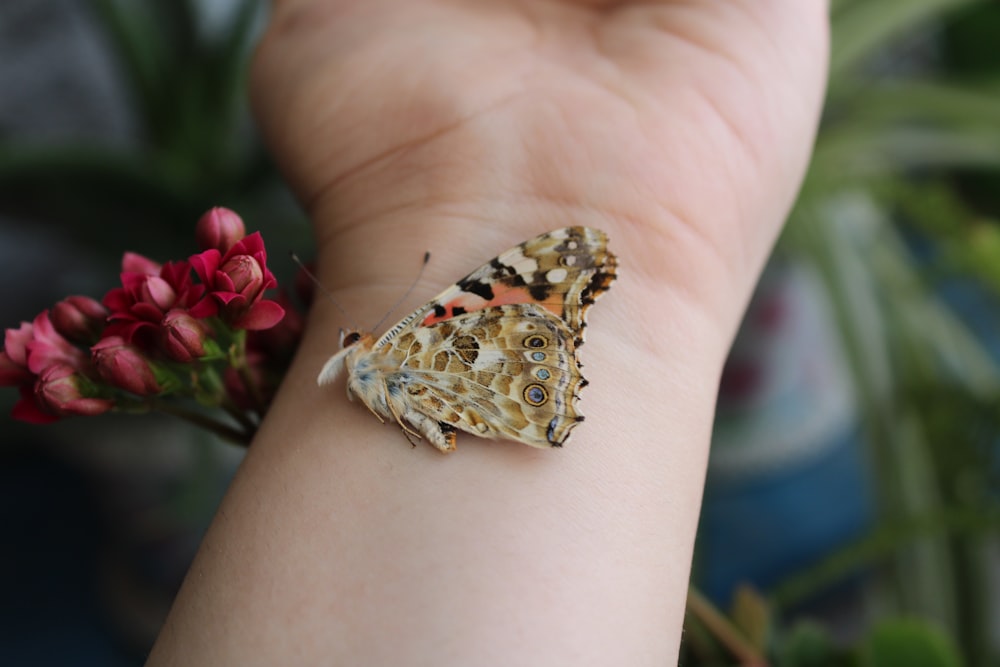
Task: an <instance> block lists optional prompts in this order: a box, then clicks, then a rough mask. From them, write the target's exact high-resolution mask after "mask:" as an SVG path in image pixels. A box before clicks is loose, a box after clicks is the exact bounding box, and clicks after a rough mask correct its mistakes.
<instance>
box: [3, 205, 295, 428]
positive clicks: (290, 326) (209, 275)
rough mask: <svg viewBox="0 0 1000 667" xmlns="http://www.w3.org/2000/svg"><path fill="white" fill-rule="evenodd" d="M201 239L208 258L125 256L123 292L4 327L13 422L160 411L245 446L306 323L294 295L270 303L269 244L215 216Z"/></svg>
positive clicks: (219, 211) (201, 226)
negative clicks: (15, 397) (221, 416)
mask: <svg viewBox="0 0 1000 667" xmlns="http://www.w3.org/2000/svg"><path fill="white" fill-rule="evenodd" d="M196 239H197V241H198V244H199V246H200V247H201V252H199V253H196V254H194V255H192V256H190V257H188V258H187V259H186V260H183V261H176V262H167V263H165V264H159V263H157V262H155V261H153V260H151V259H149V258H147V257H143V256H142V255H138V254H135V253H125V255H124V257H123V259H122V272H121V286H119V287H116V288H114V289H112V290H110V291H109V292H108V293H107V294H105V295H104V298H103V299H101V301H96V300H94V299H92V298H90V297H86V296H70V297H68V298H66V299H64V300H62V301H60V302H59V303H57V304H56V305H55V306H53V307H52V308H51V309H50V310H46V311H44V312H42V313H41V314H39V315H38V316H37V317H35V319H34V320H33V321H32V322H23V323H22V324H21V326H20V327H19V328H17V329H8V330H7V331H6V333H5V336H4V340H3V349H2V351H0V386H12V387H17V388H18V390H19V391H20V394H21V398H20V400H19V401H18V402H17V403H16V404H15V406H14V409H13V412H12V416H13V417H15V418H16V419H20V420H22V421H27V422H32V423H39V424H41V423H48V422H52V421H55V420H58V419H60V418H63V417H68V416H72V415H97V414H101V413H104V412H108V411H109V410H128V411H144V410H150V409H157V410H161V411H165V412H169V413H172V414H176V415H178V416H181V417H185V418H188V419H190V420H192V421H195V422H196V423H199V424H201V425H203V426H207V427H209V428H211V429H212V430H215V431H216V432H218V433H220V434H222V435H224V436H227V437H229V438H231V439H235V440H240V441H246V440H248V438H249V436H250V435H252V432H253V430H254V429H255V427H256V423H257V421H258V420H259V418H260V416H261V415H262V414H263V412H264V410H265V409H266V407H267V405H268V403H269V402H270V397H271V394H272V393H273V391H274V388H275V387H276V385H277V381H278V379H279V378H280V376H281V375H282V373H283V370H284V368H285V367H287V364H288V362H289V360H290V358H291V353H292V352H293V351H294V349H295V347H296V346H297V344H298V339H299V336H300V335H301V331H302V324H303V318H302V316H301V315H300V314H299V313H298V312H297V311H296V310H295V309H294V308H293V307H292V305H291V301H290V299H289V298H288V297H287V295H284V294H282V295H280V296H279V297H278V298H277V299H276V300H272V299H268V298H265V293H266V292H267V291H268V290H271V289H273V288H276V287H277V280H276V279H275V277H274V274H272V273H271V271H270V270H269V269H268V268H267V252H266V251H265V248H264V241H263V239H262V238H261V235H260V233H259V232H255V233H253V234H250V235H247V234H246V230H245V227H244V224H243V221H242V219H240V217H239V216H238V215H237V214H236V213H234V212H232V211H230V210H228V209H223V208H214V209H212V210H210V211H209V212H207V213H206V214H205V215H204V216H202V218H201V219H200V220H199V221H198V224H197V227H196ZM186 399H192V400H188V401H187V402H189V403H196V404H198V405H199V406H200V407H201V408H202V409H196V408H193V407H190V406H187V405H185V400H186ZM205 407H208V408H220V409H222V410H223V411H225V412H226V413H228V415H229V419H228V420H227V421H220V420H218V419H216V418H215V417H213V416H211V415H209V414H206V413H205V411H204V409H203V408H205Z"/></svg>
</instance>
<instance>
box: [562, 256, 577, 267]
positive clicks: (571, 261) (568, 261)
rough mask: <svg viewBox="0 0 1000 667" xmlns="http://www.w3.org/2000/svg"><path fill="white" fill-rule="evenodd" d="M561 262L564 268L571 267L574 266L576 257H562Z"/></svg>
mask: <svg viewBox="0 0 1000 667" xmlns="http://www.w3.org/2000/svg"><path fill="white" fill-rule="evenodd" d="M562 261H563V264H565V265H566V266H573V265H574V264H576V255H563V258H562Z"/></svg>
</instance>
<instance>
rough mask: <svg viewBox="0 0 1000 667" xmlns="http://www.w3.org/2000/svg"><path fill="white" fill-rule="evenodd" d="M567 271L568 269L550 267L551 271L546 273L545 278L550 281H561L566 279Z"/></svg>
mask: <svg viewBox="0 0 1000 667" xmlns="http://www.w3.org/2000/svg"><path fill="white" fill-rule="evenodd" d="M567 273H568V272H567V271H566V269H549V272H548V273H546V274H545V279H546V280H548V281H549V282H550V283H561V282H562V281H564V280H566V275H567Z"/></svg>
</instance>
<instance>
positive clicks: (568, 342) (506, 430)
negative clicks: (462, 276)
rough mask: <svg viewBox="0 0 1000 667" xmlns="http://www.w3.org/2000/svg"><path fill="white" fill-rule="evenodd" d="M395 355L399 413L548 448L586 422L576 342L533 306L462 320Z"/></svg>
mask: <svg viewBox="0 0 1000 667" xmlns="http://www.w3.org/2000/svg"><path fill="white" fill-rule="evenodd" d="M393 348H394V350H395V354H394V357H395V358H396V359H397V360H398V361H399V371H397V372H394V373H390V374H388V375H387V378H386V379H387V386H388V388H389V395H390V397H391V396H394V395H395V396H399V397H400V399H399V407H398V408H397V410H398V411H399V412H403V411H405V410H407V409H408V407H407V406H406V405H404V404H411V405H412V406H413V407H415V408H416V409H417V410H418V411H419V412H420V413H422V414H424V415H426V416H427V417H430V418H431V419H433V420H434V421H436V422H438V423H439V424H442V425H444V426H445V430H447V429H452V430H453V429H455V428H457V429H460V430H462V431H467V432H469V433H473V434H474V435H478V436H481V437H486V438H506V439H512V440H519V441H521V442H523V443H525V444H528V445H531V446H533V447H552V446H560V445H562V443H563V442H564V441H565V440H566V438H567V437H568V436H569V432H570V429H572V428H573V426H575V425H576V424H577V423H578V422H580V421H582V420H583V417H582V416H581V415H580V414H579V412H578V411H577V408H576V402H577V399H578V391H579V389H580V388H581V387H583V386H584V385H585V384H586V380H585V379H584V378H583V376H582V375H581V374H580V371H579V368H578V363H577V360H576V354H575V344H574V342H573V337H572V336H571V335H570V332H569V330H568V328H567V327H566V325H565V324H564V323H563V322H562V321H561V320H559V319H558V318H557V317H555V316H554V315H552V314H551V313H550V312H549V311H547V310H545V309H543V308H540V307H539V306H537V305H534V304H510V305H503V306H496V307H490V308H485V309H482V310H479V311H476V312H473V313H465V314H460V315H459V316H457V317H454V318H451V319H449V320H445V321H442V322H438V323H436V324H432V325H430V326H427V327H420V328H415V329H412V330H410V331H408V332H406V333H404V334H402V335H400V336H399V337H398V338H397V339H396V340H395V341H393Z"/></svg>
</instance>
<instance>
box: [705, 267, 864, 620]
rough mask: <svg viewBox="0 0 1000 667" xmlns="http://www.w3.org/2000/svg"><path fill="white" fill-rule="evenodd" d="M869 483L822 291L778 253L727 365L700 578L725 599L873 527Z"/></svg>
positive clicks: (712, 459) (715, 595) (844, 368)
mask: <svg viewBox="0 0 1000 667" xmlns="http://www.w3.org/2000/svg"><path fill="white" fill-rule="evenodd" d="M871 483H872V482H871V479H870V469H869V466H868V462H867V461H866V460H865V456H864V447H863V443H862V442H861V440H860V429H859V418H858V414H857V410H856V406H855V403H854V396H853V392H852V388H851V382H850V376H849V374H848V370H847V362H846V360H845V357H844V354H843V351H842V349H841V347H840V341H839V339H838V337H837V333H836V329H835V327H834V323H833V317H832V315H831V313H830V309H829V305H828V303H827V298H826V295H825V292H824V291H823V289H822V286H821V285H820V283H819V280H818V278H817V277H816V276H815V275H814V274H813V273H811V272H810V271H809V270H808V269H807V268H806V267H805V266H804V265H802V264H798V263H792V262H789V261H787V260H783V259H780V258H777V259H774V260H772V262H771V264H770V265H769V266H768V268H767V269H766V270H765V272H764V276H763V277H762V279H761V282H760V285H759V286H758V289H757V292H756V294H755V296H754V299H753V301H752V303H751V304H750V307H749V309H748V311H747V315H746V317H745V319H744V322H743V325H742V327H741V329H740V332H739V334H738V336H737V338H736V341H735V342H734V345H733V349H732V351H731V353H730V357H729V359H728V361H727V364H726V368H725V371H724V373H723V378H722V383H721V386H720V391H719V404H718V409H717V416H716V424H715V434H714V436H713V443H712V452H711V457H710V461H709V469H708V477H707V480H706V490H705V500H704V504H703V509H702V517H701V525H700V532H699V543H698V552H697V558H696V565H695V576H696V580H697V581H698V583H699V585H700V586H701V587H702V589H703V590H704V591H705V592H706V593H707V594H708V595H709V596H710V597H712V598H713V599H714V600H715V601H716V602H717V603H719V604H722V605H726V604H727V603H728V602H729V600H730V598H731V595H732V593H733V590H734V589H735V587H736V586H738V585H740V584H742V583H749V584H753V585H755V586H756V587H759V588H766V587H768V586H769V585H772V584H774V583H776V582H778V581H780V580H781V579H782V578H783V577H785V576H787V575H789V574H791V573H793V572H795V571H797V570H799V569H801V568H803V567H806V566H808V565H810V564H812V563H814V562H816V561H817V560H818V559H819V558H821V557H822V556H823V555H825V554H826V553H828V552H830V551H831V550H833V549H836V548H837V547H840V546H843V545H845V544H847V543H849V542H851V541H853V540H855V539H857V538H858V537H859V536H861V535H862V534H863V533H864V532H865V531H866V530H867V529H868V528H869V527H870V525H871V524H872V521H873V519H874V498H873V494H872V487H871Z"/></svg>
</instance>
